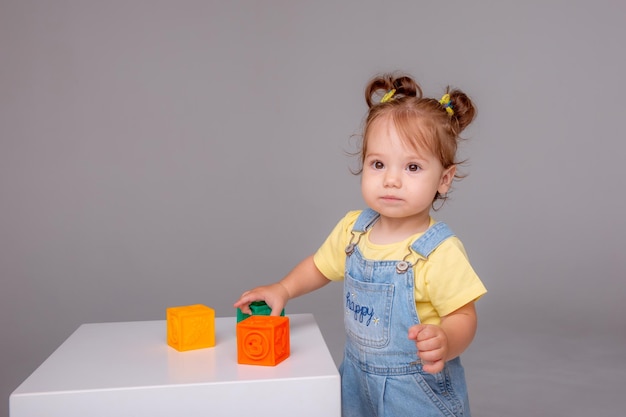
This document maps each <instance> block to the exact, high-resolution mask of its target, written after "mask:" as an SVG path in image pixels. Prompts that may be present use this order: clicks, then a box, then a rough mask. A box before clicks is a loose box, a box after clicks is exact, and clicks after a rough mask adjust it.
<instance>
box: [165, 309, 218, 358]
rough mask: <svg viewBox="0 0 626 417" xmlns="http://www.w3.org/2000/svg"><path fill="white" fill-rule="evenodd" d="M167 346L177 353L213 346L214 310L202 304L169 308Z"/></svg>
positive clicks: (167, 313) (167, 314)
mask: <svg viewBox="0 0 626 417" xmlns="http://www.w3.org/2000/svg"><path fill="white" fill-rule="evenodd" d="M166 316H167V344H168V345H170V346H171V347H173V348H174V349H176V350H178V351H185V350H192V349H203V348H208V347H213V346H215V310H213V309H212V308H211V307H207V306H205V305H202V304H194V305H190V306H180V307H169V308H168V309H167V312H166Z"/></svg>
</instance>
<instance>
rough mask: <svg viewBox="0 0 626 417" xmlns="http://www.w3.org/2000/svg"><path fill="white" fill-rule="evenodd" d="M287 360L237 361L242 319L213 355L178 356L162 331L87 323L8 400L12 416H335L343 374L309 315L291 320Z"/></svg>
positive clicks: (223, 321)
mask: <svg viewBox="0 0 626 417" xmlns="http://www.w3.org/2000/svg"><path fill="white" fill-rule="evenodd" d="M288 317H289V320H290V344H291V354H290V356H289V358H287V359H286V360H284V361H283V362H281V363H279V364H278V365H276V366H258V365H239V364H238V363H237V337H236V321H237V320H236V318H235V317H226V318H216V319H215V338H216V346H215V347H213V348H207V349H199V350H192V351H187V352H178V351H177V350H175V349H173V348H171V347H169V346H168V345H167V343H166V332H167V330H166V323H165V321H164V320H162V321H137V322H121V323H93V324H83V325H82V326H80V327H79V328H78V330H76V332H74V334H72V335H71V336H70V337H69V338H68V339H67V340H66V341H65V342H64V343H63V344H62V345H61V346H60V347H59V348H58V349H57V350H56V351H55V352H54V353H53V354H52V355H51V356H50V357H49V358H48V359H47V360H46V361H45V362H44V363H43V364H42V365H41V366H40V367H39V368H38V369H36V370H35V372H33V373H32V374H31V375H30V376H29V377H28V378H27V379H26V380H25V381H24V382H23V383H22V384H21V385H20V386H19V387H18V388H17V389H16V390H15V391H14V392H13V393H12V394H11V397H10V401H9V402H10V416H11V417H34V416H46V417H56V416H59V417H85V416H90V417H99V416H103V417H104V416H107V417H110V416H129V417H130V416H132V417H137V416H151V417H152V416H167V417H171V416H182V417H192V416H203V417H206V416H244V415H255V416H273V417H274V416H275V417H280V416H289V417H293V416H298V417H304V416H311V417H320V416H324V417H333V416H336V417H339V416H340V414H341V410H340V408H341V405H340V402H341V401H340V397H341V393H340V389H341V388H340V379H339V373H338V371H337V367H336V366H335V363H334V362H333V359H332V357H331V355H330V352H329V351H328V348H327V347H326V344H325V343H324V339H323V337H322V334H321V333H320V331H319V328H318V326H317V323H316V322H315V319H314V318H313V315H311V314H292V315H289V316H288Z"/></svg>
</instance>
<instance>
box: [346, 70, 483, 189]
mask: <svg viewBox="0 0 626 417" xmlns="http://www.w3.org/2000/svg"><path fill="white" fill-rule="evenodd" d="M391 90H395V92H394V94H393V96H392V97H391V99H389V100H388V101H385V102H384V103H381V97H382V96H383V95H384V94H386V93H388V92H390V91H391ZM446 94H449V95H450V104H451V108H452V110H453V112H454V113H453V114H452V115H450V114H449V113H448V112H447V111H446V108H445V107H444V106H443V105H442V104H440V103H439V99H435V98H426V97H423V93H422V89H421V87H420V86H419V84H418V83H416V82H415V81H414V80H413V78H411V77H410V76H407V75H402V74H400V75H396V74H384V75H380V76H376V77H374V78H372V79H371V80H370V82H369V83H368V84H367V86H366V88H365V101H366V103H367V106H368V108H369V110H368V113H367V117H366V118H365V122H364V128H363V136H362V138H363V141H362V144H361V150H360V152H359V153H358V154H359V155H360V166H359V168H358V170H357V171H356V172H355V174H360V173H361V172H362V171H363V161H364V158H365V153H366V152H367V139H368V132H369V129H370V126H371V125H372V123H374V122H375V121H376V120H378V119H381V118H387V117H388V118H390V120H391V121H392V122H393V123H394V125H395V127H396V129H397V130H398V132H399V134H400V136H401V137H402V139H403V140H405V141H406V142H407V144H409V145H410V146H412V147H414V148H416V149H419V150H426V151H429V152H431V153H432V154H433V155H435V157H437V158H438V159H439V161H440V162H441V164H442V165H443V167H444V168H449V167H451V166H452V165H456V164H459V163H461V162H462V161H457V159H456V158H457V156H456V152H457V145H458V142H459V141H460V140H461V138H460V136H459V135H460V133H461V132H462V131H463V129H465V128H466V127H467V126H468V125H469V124H470V123H471V122H472V121H473V120H474V117H475V116H476V108H475V106H474V104H473V103H472V101H471V100H470V98H469V97H468V96H467V95H466V94H465V93H464V92H462V91H461V90H458V89H450V87H447V88H446ZM455 177H456V178H462V175H460V174H456V175H455ZM440 198H441V199H445V197H444V196H441V195H440V194H439V193H437V195H436V196H435V200H437V199H440Z"/></svg>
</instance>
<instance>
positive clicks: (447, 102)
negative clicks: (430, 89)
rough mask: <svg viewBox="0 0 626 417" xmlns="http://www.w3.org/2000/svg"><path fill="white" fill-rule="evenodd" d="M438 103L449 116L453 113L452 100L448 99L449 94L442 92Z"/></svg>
mask: <svg viewBox="0 0 626 417" xmlns="http://www.w3.org/2000/svg"><path fill="white" fill-rule="evenodd" d="M439 104H441V105H442V106H443V107H444V108H445V109H446V112H448V114H449V115H450V116H452V115H454V110H453V109H452V102H451V101H450V94H444V95H443V97H441V100H439Z"/></svg>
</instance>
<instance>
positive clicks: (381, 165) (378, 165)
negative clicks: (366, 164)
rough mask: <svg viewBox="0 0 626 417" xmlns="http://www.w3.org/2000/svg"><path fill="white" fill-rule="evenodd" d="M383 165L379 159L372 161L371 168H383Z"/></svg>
mask: <svg viewBox="0 0 626 417" xmlns="http://www.w3.org/2000/svg"><path fill="white" fill-rule="evenodd" d="M384 167H385V164H383V163H382V162H380V161H374V162H372V168H374V169H383V168H384Z"/></svg>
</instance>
